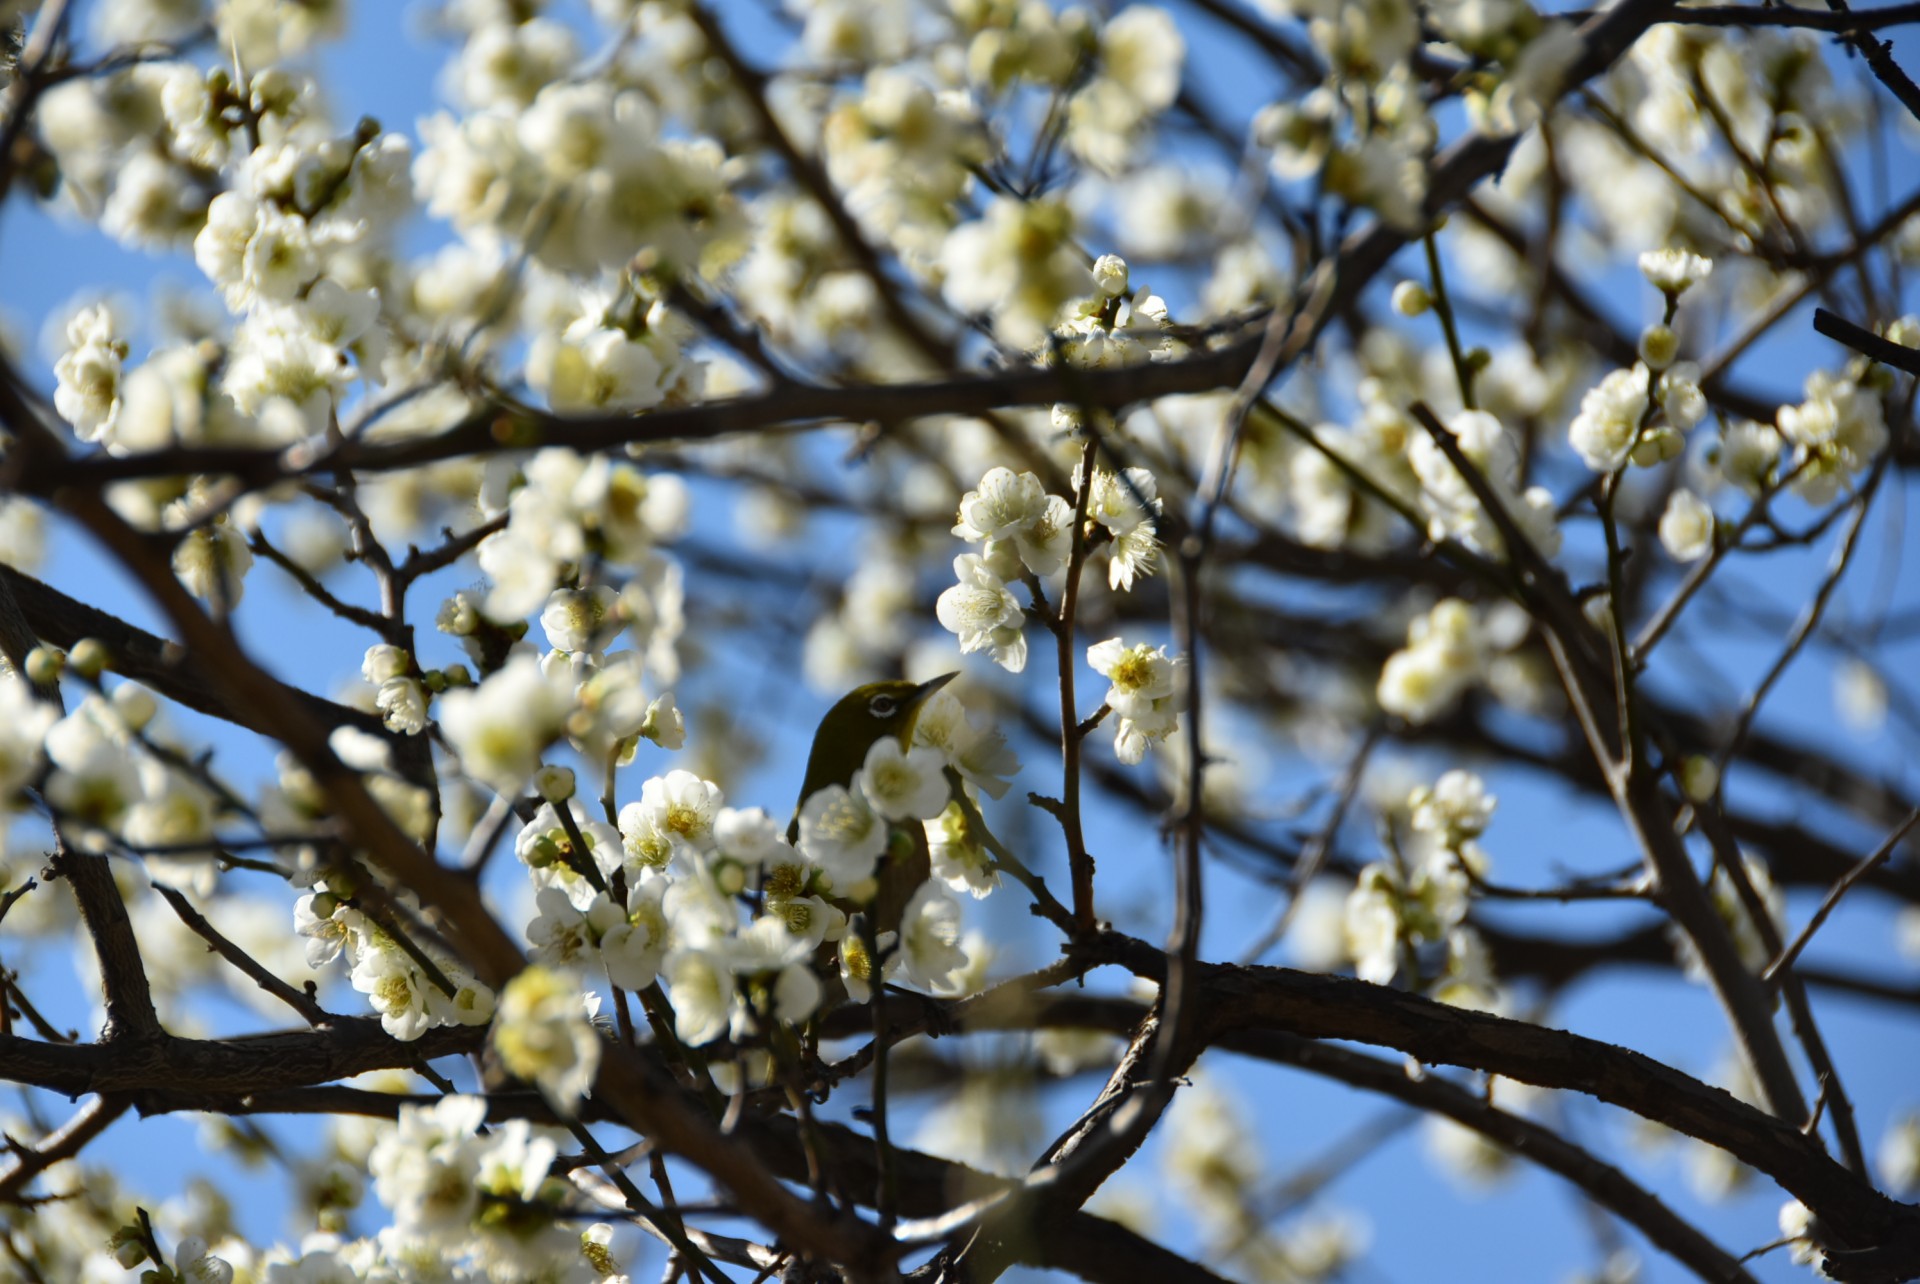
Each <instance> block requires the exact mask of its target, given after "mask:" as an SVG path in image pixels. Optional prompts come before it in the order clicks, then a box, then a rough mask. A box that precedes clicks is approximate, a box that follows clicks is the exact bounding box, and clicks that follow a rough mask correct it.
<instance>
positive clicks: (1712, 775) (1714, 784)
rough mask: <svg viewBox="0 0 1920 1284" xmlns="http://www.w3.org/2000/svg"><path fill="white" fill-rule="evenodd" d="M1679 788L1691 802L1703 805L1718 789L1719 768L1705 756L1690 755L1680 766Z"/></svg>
mask: <svg viewBox="0 0 1920 1284" xmlns="http://www.w3.org/2000/svg"><path fill="white" fill-rule="evenodd" d="M1680 788H1681V789H1683V790H1685V791H1686V795H1687V797H1688V798H1689V799H1690V800H1692V801H1693V802H1697V803H1703V802H1705V801H1707V799H1709V798H1711V797H1713V795H1714V791H1715V790H1717V789H1719V788H1720V768H1718V767H1716V766H1715V765H1714V762H1713V759H1711V758H1709V757H1707V756H1706V755H1705V754H1698V753H1696V754H1692V755H1690V756H1689V757H1687V758H1686V759H1685V760H1684V761H1683V762H1681V764H1680Z"/></svg>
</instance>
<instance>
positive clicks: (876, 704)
mask: <svg viewBox="0 0 1920 1284" xmlns="http://www.w3.org/2000/svg"><path fill="white" fill-rule="evenodd" d="M899 707H900V702H899V701H898V700H895V699H894V698H893V697H892V696H890V695H877V696H875V697H874V698H873V699H871V700H869V701H867V712H868V713H870V714H872V715H873V716H874V717H876V718H891V717H892V716H893V711H894V710H895V709H897V708H899Z"/></svg>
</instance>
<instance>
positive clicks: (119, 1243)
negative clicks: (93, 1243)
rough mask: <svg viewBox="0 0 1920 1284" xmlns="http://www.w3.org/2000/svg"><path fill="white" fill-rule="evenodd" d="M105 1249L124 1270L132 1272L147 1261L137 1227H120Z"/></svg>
mask: <svg viewBox="0 0 1920 1284" xmlns="http://www.w3.org/2000/svg"><path fill="white" fill-rule="evenodd" d="M107 1248H108V1250H109V1251H110V1252H112V1254H113V1260H114V1261H116V1262H118V1263H120V1265H121V1267H122V1268H123V1269H125V1270H129V1271H130V1270H132V1269H133V1268H134V1267H136V1266H138V1265H140V1263H142V1262H144V1261H146V1260H147V1246H146V1244H144V1243H143V1242H141V1239H140V1231H139V1229H138V1228H137V1227H133V1226H122V1227H121V1228H120V1229H119V1230H117V1231H115V1232H114V1233H113V1238H112V1239H110V1240H108V1241H107Z"/></svg>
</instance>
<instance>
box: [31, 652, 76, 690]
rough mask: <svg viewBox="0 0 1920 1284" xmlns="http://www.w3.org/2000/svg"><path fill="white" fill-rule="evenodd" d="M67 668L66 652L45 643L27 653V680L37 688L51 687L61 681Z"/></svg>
mask: <svg viewBox="0 0 1920 1284" xmlns="http://www.w3.org/2000/svg"><path fill="white" fill-rule="evenodd" d="M66 666H67V655H66V652H64V651H62V650H61V649H60V648H59V647H57V646H47V645H46V644H45V643H42V644H41V645H39V646H37V647H35V648H33V650H31V651H29V652H27V680H28V681H30V682H32V683H34V684H35V685H36V686H50V685H52V684H53V683H55V682H58V681H59V680H60V674H61V671H62V670H63V669H65V668H66Z"/></svg>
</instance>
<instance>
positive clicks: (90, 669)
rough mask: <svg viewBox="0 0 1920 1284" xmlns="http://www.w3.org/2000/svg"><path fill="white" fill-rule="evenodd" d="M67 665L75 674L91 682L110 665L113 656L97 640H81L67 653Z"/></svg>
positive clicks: (102, 643)
mask: <svg viewBox="0 0 1920 1284" xmlns="http://www.w3.org/2000/svg"><path fill="white" fill-rule="evenodd" d="M67 663H68V664H69V665H70V666H72V668H73V671H74V672H75V673H77V674H79V675H80V676H81V677H83V678H85V679H87V680H88V681H89V682H91V681H92V680H93V679H95V678H97V677H99V676H100V675H101V674H102V673H104V672H106V670H107V668H108V667H109V666H110V665H112V663H113V654H112V653H111V652H110V651H108V650H107V644H106V643H104V642H102V641H101V640H100V639H99V638H81V639H80V640H79V641H78V642H75V643H74V644H73V650H72V651H70V652H68V654H67Z"/></svg>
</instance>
